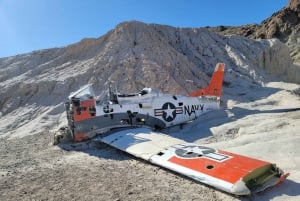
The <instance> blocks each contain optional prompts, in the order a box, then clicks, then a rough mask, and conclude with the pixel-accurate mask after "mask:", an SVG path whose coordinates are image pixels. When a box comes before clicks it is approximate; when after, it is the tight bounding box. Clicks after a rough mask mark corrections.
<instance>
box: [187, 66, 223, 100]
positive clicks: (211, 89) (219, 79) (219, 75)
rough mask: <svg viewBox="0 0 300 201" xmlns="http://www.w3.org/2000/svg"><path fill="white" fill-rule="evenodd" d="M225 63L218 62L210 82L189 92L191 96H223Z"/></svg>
mask: <svg viewBox="0 0 300 201" xmlns="http://www.w3.org/2000/svg"><path fill="white" fill-rule="evenodd" d="M224 69H225V64H224V63H218V64H217V65H216V68H215V71H214V73H213V75H212V77H211V80H210V83H209V85H208V86H207V87H205V88H204V89H199V90H197V91H194V92H192V93H190V94H189V96H192V97H197V96H219V97H220V96H221V95H222V86H223V78H224Z"/></svg>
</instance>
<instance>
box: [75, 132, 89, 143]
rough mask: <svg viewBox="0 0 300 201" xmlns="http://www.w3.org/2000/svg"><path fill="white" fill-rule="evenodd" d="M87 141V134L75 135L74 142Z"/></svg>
mask: <svg viewBox="0 0 300 201" xmlns="http://www.w3.org/2000/svg"><path fill="white" fill-rule="evenodd" d="M85 139H86V134H85V133H76V134H75V135H74V141H75V142H81V141H83V140H85Z"/></svg>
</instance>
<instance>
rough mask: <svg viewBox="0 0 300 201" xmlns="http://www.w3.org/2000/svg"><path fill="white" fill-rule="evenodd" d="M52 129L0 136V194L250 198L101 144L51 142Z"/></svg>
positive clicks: (37, 197) (10, 197) (52, 197)
mask: <svg viewBox="0 0 300 201" xmlns="http://www.w3.org/2000/svg"><path fill="white" fill-rule="evenodd" d="M52 137H53V136H52V134H51V133H40V134H36V135H31V136H26V137H24V138H20V139H11V140H8V139H5V138H2V139H1V141H0V177H1V179H0V200H241V199H242V200H249V199H251V198H249V197H242V198H241V197H240V198H237V197H232V196H231V195H228V194H225V193H223V192H219V191H217V190H214V189H213V188H210V187H207V186H205V185H202V184H200V183H196V182H194V181H191V180H189V179H187V178H185V177H182V176H180V175H177V174H174V173H172V172H169V171H167V170H164V169H162V168H159V167H156V166H154V165H151V164H148V163H147V162H144V161H142V160H140V159H137V158H134V157H132V156H130V155H128V154H126V153H123V152H121V151H118V150H116V149H114V148H111V147H109V146H107V145H104V144H89V145H87V144H79V145H77V146H72V145H64V146H63V147H59V146H53V145H52V140H53V139H52Z"/></svg>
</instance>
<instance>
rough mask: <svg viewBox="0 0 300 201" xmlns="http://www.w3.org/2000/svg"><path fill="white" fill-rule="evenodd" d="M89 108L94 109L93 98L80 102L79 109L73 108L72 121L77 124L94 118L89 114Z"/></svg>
mask: <svg viewBox="0 0 300 201" xmlns="http://www.w3.org/2000/svg"><path fill="white" fill-rule="evenodd" d="M91 108H95V101H94V99H93V98H92V99H89V100H84V101H81V102H80V106H79V107H74V121H75V122H78V121H82V120H86V119H91V118H94V117H96V115H92V114H91V112H90V109H91Z"/></svg>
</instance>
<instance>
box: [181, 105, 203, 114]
mask: <svg viewBox="0 0 300 201" xmlns="http://www.w3.org/2000/svg"><path fill="white" fill-rule="evenodd" d="M203 108H204V105H203V104H198V105H191V106H190V105H185V106H184V114H188V115H189V116H191V115H192V114H193V113H194V114H196V111H198V110H201V111H202V112H203Z"/></svg>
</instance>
